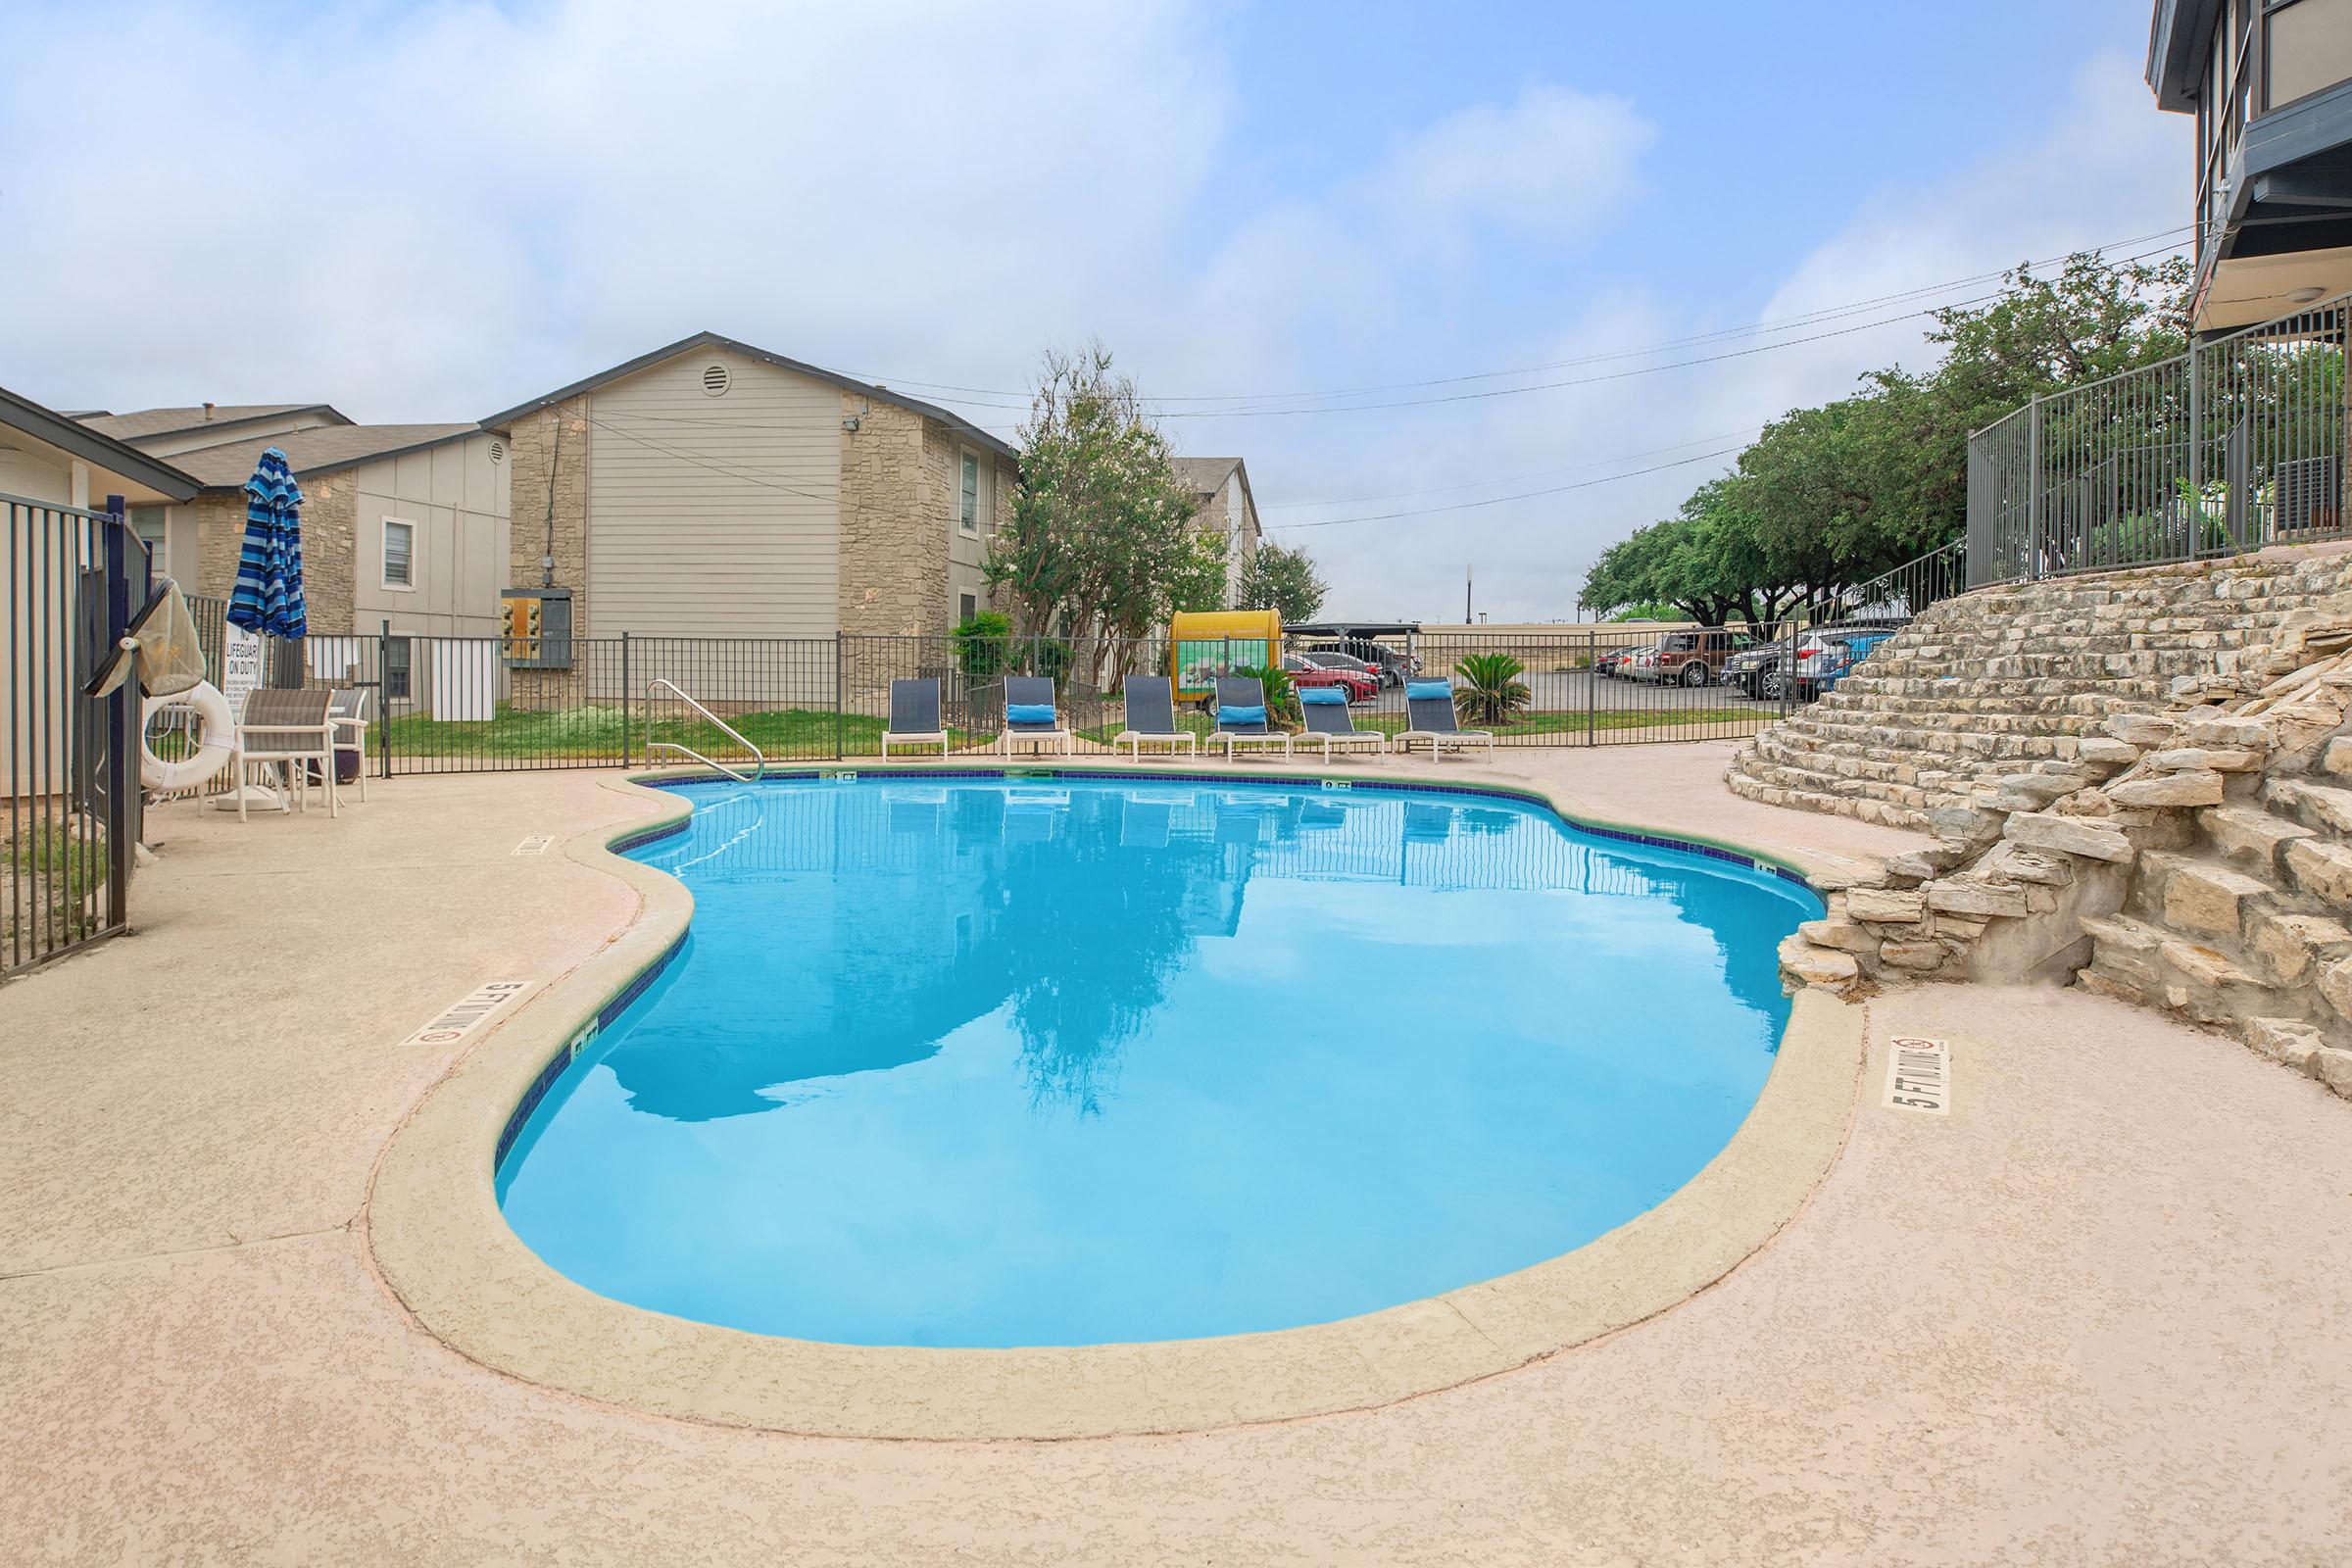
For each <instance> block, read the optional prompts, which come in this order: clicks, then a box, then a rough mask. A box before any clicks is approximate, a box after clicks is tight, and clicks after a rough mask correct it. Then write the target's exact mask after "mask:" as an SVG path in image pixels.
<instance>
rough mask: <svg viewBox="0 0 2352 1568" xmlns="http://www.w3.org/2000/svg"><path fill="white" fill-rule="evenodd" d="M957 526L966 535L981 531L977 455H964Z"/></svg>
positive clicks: (957, 507) (957, 500)
mask: <svg viewBox="0 0 2352 1568" xmlns="http://www.w3.org/2000/svg"><path fill="white" fill-rule="evenodd" d="M956 527H958V528H961V529H962V530H963V531H964V532H965V533H978V532H979V531H980V459H979V456H978V455H977V454H976V453H971V452H966V453H965V454H964V455H963V484H962V488H961V491H960V493H959V494H958V496H957V498H956Z"/></svg>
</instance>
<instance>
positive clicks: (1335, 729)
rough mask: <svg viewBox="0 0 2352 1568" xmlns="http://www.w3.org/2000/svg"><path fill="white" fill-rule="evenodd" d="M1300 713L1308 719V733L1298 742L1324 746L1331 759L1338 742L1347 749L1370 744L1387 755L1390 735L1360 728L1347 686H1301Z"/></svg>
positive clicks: (1297, 744) (1296, 739) (1342, 747)
mask: <svg viewBox="0 0 2352 1568" xmlns="http://www.w3.org/2000/svg"><path fill="white" fill-rule="evenodd" d="M1299 717H1301V718H1302V719H1304V720H1305V721H1306V730H1305V733H1303V734H1301V735H1299V736H1297V737H1296V738H1295V740H1294V746H1320V747H1322V748H1323V760H1325V761H1326V762H1328V761H1330V760H1331V749H1332V748H1333V747H1335V746H1337V747H1339V748H1341V749H1342V750H1346V749H1347V748H1348V747H1350V746H1369V747H1371V748H1372V750H1373V751H1374V752H1376V753H1378V754H1380V755H1381V756H1384V757H1385V756H1387V755H1388V750H1389V738H1388V737H1387V736H1386V735H1383V734H1382V733H1381V732H1380V731H1378V730H1376V729H1357V728H1356V727H1355V712H1354V711H1353V710H1352V709H1350V708H1349V707H1348V691H1347V688H1346V687H1343V686H1301V687H1299Z"/></svg>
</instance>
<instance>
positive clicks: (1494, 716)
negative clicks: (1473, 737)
mask: <svg viewBox="0 0 2352 1568" xmlns="http://www.w3.org/2000/svg"><path fill="white" fill-rule="evenodd" d="M1453 673H1454V678H1455V681H1456V684H1455V686H1454V688H1453V711H1454V713H1455V715H1456V716H1457V717H1459V718H1460V719H1461V720H1462V721H1463V722H1464V723H1467V724H1483V725H1485V726H1487V727H1488V728H1490V729H1492V728H1495V727H1497V726H1500V725H1504V724H1508V723H1509V722H1511V720H1513V719H1515V718H1517V717H1518V716H1519V715H1520V714H1521V713H1523V712H1525V711H1527V706H1528V705H1529V704H1530V703H1532V702H1534V701H1535V693H1533V692H1531V691H1529V690H1528V689H1527V683H1526V682H1525V681H1523V680H1521V679H1520V678H1519V677H1520V676H1521V675H1523V674H1525V673H1527V666H1526V665H1525V664H1522V663H1521V662H1519V661H1518V660H1516V659H1514V658H1512V657H1511V656H1510V655H1509V654H1464V655H1463V656H1462V657H1461V659H1460V660H1458V661H1457V662H1455V663H1454V666H1453Z"/></svg>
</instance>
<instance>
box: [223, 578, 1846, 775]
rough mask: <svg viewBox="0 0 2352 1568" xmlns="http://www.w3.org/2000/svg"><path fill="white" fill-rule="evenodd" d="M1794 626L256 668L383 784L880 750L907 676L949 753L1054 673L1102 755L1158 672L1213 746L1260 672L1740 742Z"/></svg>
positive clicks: (1521, 722) (687, 648)
mask: <svg viewBox="0 0 2352 1568" xmlns="http://www.w3.org/2000/svg"><path fill="white" fill-rule="evenodd" d="M190 605H191V608H192V609H193V610H194V611H195V613H196V617H197V623H198V628H199V633H200V637H201V640H202V642H203V644H204V647H205V651H206V663H207V666H208V673H209V674H210V675H211V676H212V678H213V679H214V681H215V683H216V684H219V683H220V682H221V678H222V675H223V672H224V659H223V650H224V648H225V647H226V645H227V643H228V641H229V639H230V635H231V634H230V633H229V631H228V629H227V627H226V625H225V622H224V618H223V615H222V611H223V609H224V607H223V606H222V604H221V601H219V600H217V599H203V598H193V599H191V600H190ZM1799 635H1800V634H1799V633H1798V632H1797V631H1796V629H1795V628H1794V627H1793V626H1792V625H1791V626H1789V627H1780V626H1762V627H1741V626H1735V627H1729V628H1724V627H1715V628H1705V629H1683V630H1663V631H1662V630H1660V629H1658V628H1655V627H1648V628H1643V627H1619V626H1595V627H1587V628H1566V627H1563V628H1562V629H1561V630H1560V631H1559V632H1557V633H1555V634H1550V635H1544V636H1540V637H1530V636H1526V635H1523V634H1510V635H1505V634H1501V633H1496V634H1494V635H1487V634H1482V633H1456V634H1452V635H1447V636H1414V637H1411V638H1399V639H1395V640H1393V641H1387V642H1381V643H1377V644H1372V643H1366V644H1363V645H1361V646H1357V645H1355V644H1352V643H1351V644H1348V645H1346V646H1343V645H1342V644H1340V643H1338V642H1335V641H1333V640H1331V639H1314V638H1299V637H1294V638H1290V639H1287V640H1286V643H1285V645H1284V646H1283V647H1281V648H1278V649H1273V650H1269V649H1267V648H1266V647H1265V646H1264V645H1263V643H1262V642H1251V641H1249V640H1247V639H1223V638H1219V639H1211V640H1209V641H1206V642H1187V643H1185V644H1182V645H1172V644H1171V643H1170V642H1168V641H1167V640H1166V639H1165V638H1157V637H1153V638H1140V639H1133V640H1126V641H1120V642H1118V643H1115V644H1111V645H1107V646H1087V647H1078V648H1073V647H1071V646H1069V645H1067V644H1064V643H1061V642H1058V641H1055V640H1054V639H1050V638H986V639H979V638H957V637H953V636H933V637H863V636H840V637H821V638H697V637H635V636H621V637H609V638H595V637H581V638H573V639H569V640H568V641H567V642H566V643H564V645H563V647H562V649H561V650H560V651H558V653H557V654H556V658H555V660H554V662H553V663H554V667H542V666H543V665H545V664H546V663H547V662H548V661H547V659H546V657H545V655H546V651H545V650H534V651H533V653H534V655H535V656H537V657H539V658H540V659H541V665H534V666H529V667H518V666H517V665H516V664H515V662H513V660H512V659H511V657H510V656H511V655H513V654H514V653H515V649H513V648H512V647H511V646H510V645H508V644H507V643H505V642H503V641H502V640H500V639H497V638H460V637H419V636H400V635H396V634H393V633H391V632H388V631H379V632H378V633H377V634H376V635H374V636H364V637H334V636H316V637H313V638H311V639H309V640H308V641H307V642H306V643H304V644H302V645H300V648H299V656H300V657H299V662H298V664H293V665H292V666H291V667H289V662H288V661H286V660H283V659H278V658H274V657H273V658H271V659H269V660H265V661H264V662H266V663H268V664H270V666H271V676H272V678H271V680H270V683H271V684H283V683H287V682H288V679H289V677H291V678H292V679H298V680H299V681H300V682H302V683H305V684H310V685H329V686H360V687H365V688H368V690H370V691H371V692H372V693H373V694H374V697H373V700H372V701H371V702H370V704H369V709H368V711H369V718H370V724H369V729H368V765H369V766H370V768H372V769H374V770H375V771H376V772H378V773H379V775H385V776H390V775H402V774H416V773H460V772H486V771H508V770H523V769H538V768H564V767H608V766H609V767H622V766H641V765H645V764H647V763H649V762H651V763H661V762H674V761H681V760H684V756H683V752H682V751H681V750H679V749H681V748H682V749H683V750H684V751H688V752H692V753H695V754H699V755H701V756H703V757H706V758H710V759H713V760H719V761H723V762H729V763H738V762H749V761H751V760H754V753H753V752H752V751H751V750H750V749H749V748H747V747H746V746H745V745H743V744H741V743H740V742H739V741H738V739H737V737H738V736H739V737H741V741H744V742H749V743H750V746H751V747H757V748H758V755H759V756H760V757H763V758H764V759H765V760H769V761H776V762H808V761H842V760H857V759H859V758H878V757H879V756H880V755H881V753H882V737H883V734H884V732H885V731H886V730H887V728H888V726H889V713H890V685H891V682H892V681H894V680H900V679H907V678H929V679H935V680H937V681H938V682H939V683H940V694H941V700H942V709H943V711H942V721H943V723H944V724H945V725H946V728H947V732H948V735H949V739H950V744H951V746H952V747H954V748H955V749H956V750H958V751H979V750H983V749H988V748H991V747H993V746H994V745H995V744H996V742H997V740H998V738H999V737H1000V736H1001V734H1002V733H1003V730H1004V716H1005V677H1007V676H1010V675H1043V676H1048V677H1050V678H1052V679H1053V680H1054V683H1055V696H1056V701H1057V703H1058V705H1059V707H1060V710H1061V717H1062V720H1063V723H1064V725H1065V726H1066V727H1067V728H1068V729H1069V730H1070V731H1071V733H1072V737H1073V749H1074V750H1075V751H1077V752H1080V753H1089V752H1093V753H1103V752H1109V751H1112V750H1115V749H1116V748H1115V745H1114V741H1115V737H1116V736H1117V735H1118V734H1119V732H1120V731H1121V730H1122V729H1123V728H1125V726H1126V713H1125V702H1124V695H1123V694H1124V677H1125V676H1126V675H1128V674H1135V673H1150V674H1168V675H1170V676H1172V678H1174V680H1175V681H1176V689H1177V693H1178V699H1179V702H1178V707H1179V713H1178V722H1179V724H1180V725H1182V726H1183V727H1185V728H1188V729H1191V730H1192V731H1194V732H1195V733H1197V734H1199V735H1201V736H1202V737H1203V738H1205V737H1206V736H1207V735H1208V734H1209V733H1210V732H1211V731H1212V730H1213V729H1214V727H1215V725H1214V719H1213V714H1212V711H1211V710H1212V709H1213V698H1212V689H1213V688H1212V685H1211V682H1212V679H1213V676H1214V675H1215V674H1216V673H1217V672H1219V671H1220V670H1227V671H1252V670H1254V671H1259V672H1263V671H1264V670H1266V669H1267V668H1268V667H1269V666H1270V665H1271V666H1278V667H1279V668H1280V669H1281V679H1280V680H1278V681H1276V682H1275V683H1274V684H1275V696H1276V707H1277V708H1278V710H1286V711H1289V712H1290V713H1291V714H1292V715H1293V717H1294V721H1295V715H1296V708H1295V705H1294V704H1293V702H1292V701H1291V699H1290V698H1289V697H1288V696H1286V695H1285V693H1284V691H1283V688H1284V687H1285V686H1288V687H1290V688H1293V689H1295V688H1296V687H1297V686H1299V685H1322V686H1335V687H1338V688H1340V689H1342V690H1344V691H1345V692H1346V693H1347V695H1348V712H1349V715H1350V718H1351V720H1352V722H1353V723H1354V724H1355V726H1356V727H1357V728H1360V729H1368V730H1375V731H1378V732H1380V733H1382V734H1384V735H1387V736H1392V737H1393V736H1395V735H1397V734H1398V733H1399V732H1401V731H1402V730H1404V729H1405V728H1406V723H1407V706H1406V691H1405V684H1406V682H1407V681H1408V680H1411V679H1422V680H1439V681H1444V682H1446V683H1447V684H1448V685H1449V686H1450V687H1451V688H1452V689H1453V691H1454V693H1455V708H1456V711H1457V714H1458V715H1459V718H1458V722H1459V723H1460V724H1461V725H1462V726H1463V727H1465V728H1476V729H1484V730H1487V731H1490V732H1491V733H1493V734H1494V735H1495V743H1496V745H1497V746H1500V747H1538V746H1540V747H1564V746H1610V745H1625V744H1633V743H1639V742H1648V741H1690V740H1712V739H1725V738H1735V737H1740V736H1745V735H1751V734H1753V733H1755V732H1756V731H1757V730H1758V729H1760V728H1762V727H1763V726H1764V725H1766V724H1769V723H1771V722H1772V721H1773V720H1775V719H1777V718H1779V717H1781V716H1783V714H1784V713H1785V712H1786V711H1788V709H1789V706H1790V705H1791V704H1792V703H1794V702H1796V701H1799V700H1801V699H1802V698H1803V697H1804V696H1806V695H1809V693H1808V692H1807V691H1806V690H1805V689H1803V688H1802V687H1801V686H1799V685H1798V684H1796V683H1793V682H1792V683H1790V684H1789V685H1788V686H1786V687H1784V686H1783V685H1782V684H1781V683H1780V682H1779V680H1778V677H1777V676H1775V675H1774V674H1773V673H1772V667H1777V664H1778V659H1777V657H1776V658H1775V659H1774V660H1772V661H1770V662H1768V667H1766V668H1764V669H1762V670H1761V671H1759V670H1758V668H1757V667H1756V661H1755V659H1754V658H1753V657H1752V656H1753V655H1754V654H1755V653H1756V652H1757V651H1759V650H1762V651H1765V652H1770V653H1774V654H1775V655H1776V656H1777V654H1778V653H1779V651H1780V645H1781V644H1782V643H1784V642H1786V643H1789V644H1790V645H1791V647H1792V646H1793V643H1794V642H1795V641H1796V640H1797V638H1798V637H1799ZM272 652H273V654H274V653H275V652H277V650H274V649H273V651H272ZM1742 655H1748V656H1751V657H1749V658H1747V659H1745V660H1742V659H1741V657H1740V656H1742ZM250 662H251V656H250V654H249V655H248V663H249V665H250ZM1791 663H1792V664H1793V657H1792V659H1791ZM1727 672H1728V674H1729V676H1730V678H1729V679H1728V680H1727V678H1726V677H1727ZM709 715H715V719H714V718H713V717H712V716H709ZM722 724H723V726H724V727H723V728H722V727H721V725H722ZM730 731H731V732H732V733H730ZM216 787H218V788H224V787H226V781H225V780H221V781H218V782H217V784H216Z"/></svg>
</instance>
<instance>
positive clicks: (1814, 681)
mask: <svg viewBox="0 0 2352 1568" xmlns="http://www.w3.org/2000/svg"><path fill="white" fill-rule="evenodd" d="M1901 629H1902V627H1901V626H1900V625H1895V624H1887V623H1885V622H1880V621H1865V622H1861V623H1850V622H1846V623H1840V624H1838V625H1835V626H1820V627H1816V628H1815V629H1814V630H1812V631H1810V632H1807V633H1806V634H1804V635H1803V636H1801V637H1799V638H1798V639H1797V675H1798V678H1797V681H1796V695H1797V696H1798V697H1800V698H1803V699H1805V700H1806V701H1808V702H1809V701H1811V700H1812V699H1813V698H1815V697H1818V696H1820V695H1821V694H1822V693H1823V692H1824V691H1827V690H1828V689H1829V688H1830V687H1831V686H1834V685H1836V684H1837V680H1838V676H1842V675H1843V674H1845V673H1846V671H1847V670H1848V669H1850V668H1851V667H1852V666H1853V665H1854V664H1856V663H1859V662H1861V660H1862V657H1863V656H1864V655H1866V654H1868V653H1869V651H1870V650H1871V649H1873V648H1876V647H1877V646H1878V645H1879V644H1880V643H1883V642H1885V641H1886V640H1887V638H1889V637H1891V636H1893V635H1894V634H1895V633H1896V632H1898V631H1900V630H1901ZM1849 643H1858V644H1859V647H1858V648H1856V649H1855V650H1854V651H1853V652H1852V656H1851V657H1850V658H1848V657H1846V651H1847V647H1848V644H1849ZM1831 645H1835V647H1834V648H1833V647H1832V646H1831ZM1788 648H1789V644H1788V640H1787V639H1786V638H1774V639H1771V640H1769V641H1764V642H1759V643H1756V644H1754V645H1753V646H1751V647H1749V648H1748V649H1746V650H1745V651H1743V652H1741V653H1738V654H1735V655H1733V656H1732V657H1731V658H1729V659H1727V660H1725V661H1724V662H1723V670H1722V672H1721V674H1720V676H1719V677H1718V678H1719V679H1720V680H1721V681H1722V682H1723V684H1724V685H1726V686H1737V687H1739V688H1740V690H1742V691H1744V692H1746V693H1747V695H1748V696H1750V697H1753V698H1757V699H1759V700H1761V701H1764V702H1778V701H1779V700H1780V698H1781V695H1782V685H1783V682H1782V676H1781V661H1782V659H1783V658H1784V657H1785V656H1786V655H1787V653H1788ZM1815 660H1825V661H1827V662H1825V663H1824V664H1821V665H1819V666H1816V665H1815V664H1814V663H1813V661H1815ZM1832 664H1836V665H1838V668H1837V670H1836V673H1835V674H1834V675H1832V676H1831V678H1830V679H1829V680H1828V681H1827V682H1826V683H1825V682H1824V681H1823V679H1822V678H1821V675H1820V674H1819V673H1817V669H1819V670H1826V669H1828V668H1829V667H1830V665H1832Z"/></svg>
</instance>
